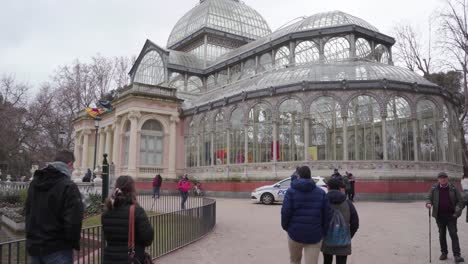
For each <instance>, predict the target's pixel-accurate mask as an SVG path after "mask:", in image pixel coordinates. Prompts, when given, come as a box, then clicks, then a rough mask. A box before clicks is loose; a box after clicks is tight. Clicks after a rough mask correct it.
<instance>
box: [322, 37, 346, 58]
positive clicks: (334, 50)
mask: <svg viewBox="0 0 468 264" xmlns="http://www.w3.org/2000/svg"><path fill="white" fill-rule="evenodd" d="M349 52H350V45H349V42H348V40H347V39H345V38H343V37H335V38H331V39H330V40H328V41H327V43H326V44H325V47H324V56H325V60H326V61H327V62H332V61H343V60H346V59H348V58H349Z"/></svg>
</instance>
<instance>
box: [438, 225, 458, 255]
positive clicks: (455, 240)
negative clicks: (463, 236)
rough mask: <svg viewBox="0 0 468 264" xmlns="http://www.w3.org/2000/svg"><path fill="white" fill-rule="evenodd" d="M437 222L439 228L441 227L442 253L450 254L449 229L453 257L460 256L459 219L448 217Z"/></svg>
mask: <svg viewBox="0 0 468 264" xmlns="http://www.w3.org/2000/svg"><path fill="white" fill-rule="evenodd" d="M436 221H437V226H438V227H439V241H440V251H441V252H442V253H444V254H448V249H447V229H448V231H449V235H450V238H451V239H452V251H453V255H454V256H460V243H459V242H458V234H457V219H456V218H453V217H451V216H446V217H438V218H437V219H436Z"/></svg>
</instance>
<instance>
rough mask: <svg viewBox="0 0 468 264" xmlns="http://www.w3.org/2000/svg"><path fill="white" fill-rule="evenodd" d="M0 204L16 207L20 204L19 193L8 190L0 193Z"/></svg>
mask: <svg viewBox="0 0 468 264" xmlns="http://www.w3.org/2000/svg"><path fill="white" fill-rule="evenodd" d="M0 203H2V204H10V205H17V204H20V203H21V197H20V193H19V191H17V190H8V191H1V192H0Z"/></svg>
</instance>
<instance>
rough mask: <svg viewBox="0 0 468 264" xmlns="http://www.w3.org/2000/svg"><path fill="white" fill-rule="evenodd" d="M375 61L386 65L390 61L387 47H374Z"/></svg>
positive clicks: (380, 45)
mask: <svg viewBox="0 0 468 264" xmlns="http://www.w3.org/2000/svg"><path fill="white" fill-rule="evenodd" d="M375 60H376V61H378V62H380V63H385V64H388V62H389V61H390V53H389V52H388V49H387V47H385V46H384V45H382V44H379V45H377V46H376V47H375Z"/></svg>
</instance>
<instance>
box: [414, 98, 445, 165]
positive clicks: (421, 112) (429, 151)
mask: <svg viewBox="0 0 468 264" xmlns="http://www.w3.org/2000/svg"><path fill="white" fill-rule="evenodd" d="M417 114H418V139H419V142H418V147H419V151H418V153H419V160H420V161H439V151H440V150H439V144H438V132H439V131H437V127H438V126H437V124H436V120H437V113H436V106H435V105H434V103H433V102H431V101H429V100H422V101H420V102H418V105H417Z"/></svg>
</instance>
